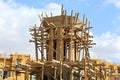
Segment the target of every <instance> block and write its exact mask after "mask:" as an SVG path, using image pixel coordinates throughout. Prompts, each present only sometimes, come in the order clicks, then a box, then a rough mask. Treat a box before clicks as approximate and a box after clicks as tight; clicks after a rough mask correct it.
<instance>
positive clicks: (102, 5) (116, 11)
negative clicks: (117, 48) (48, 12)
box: [15, 0, 120, 35]
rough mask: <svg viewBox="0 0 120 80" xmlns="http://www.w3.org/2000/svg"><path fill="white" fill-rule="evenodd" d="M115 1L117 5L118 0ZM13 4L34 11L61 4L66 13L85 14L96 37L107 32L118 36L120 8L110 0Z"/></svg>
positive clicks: (21, 1)
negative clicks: (52, 4)
mask: <svg viewBox="0 0 120 80" xmlns="http://www.w3.org/2000/svg"><path fill="white" fill-rule="evenodd" d="M115 1H116V3H117V1H119V0H115ZM15 2H16V3H18V4H22V5H26V6H28V7H31V8H35V9H40V8H43V7H44V6H45V5H46V4H49V3H56V4H58V5H62V4H63V5H64V8H65V9H66V10H67V11H68V13H70V11H71V10H74V11H75V12H79V13H80V16H81V18H82V15H83V14H86V16H87V17H88V18H89V20H90V21H91V23H92V26H93V27H94V29H93V32H94V33H95V34H96V35H100V34H101V33H105V32H107V31H108V32H115V33H118V34H120V32H119V31H118V29H116V28H118V27H117V26H119V22H120V19H119V18H118V17H119V16H120V7H116V4H115V3H114V2H113V3H112V0H92V1H91V0H64V1H63V0H44V1H40V0H34V1H33V0H15ZM109 2H111V3H109ZM119 2H120V1H119ZM119 30H120V29H119Z"/></svg>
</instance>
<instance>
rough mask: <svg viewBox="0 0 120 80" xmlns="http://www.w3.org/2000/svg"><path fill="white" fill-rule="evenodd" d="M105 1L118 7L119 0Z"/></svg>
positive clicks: (119, 6)
mask: <svg viewBox="0 0 120 80" xmlns="http://www.w3.org/2000/svg"><path fill="white" fill-rule="evenodd" d="M105 3H107V4H113V5H114V6H115V7H117V8H120V0H106V1H105Z"/></svg>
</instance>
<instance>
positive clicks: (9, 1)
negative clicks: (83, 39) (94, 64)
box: [0, 0, 120, 63]
mask: <svg viewBox="0 0 120 80" xmlns="http://www.w3.org/2000/svg"><path fill="white" fill-rule="evenodd" d="M62 4H63V5H64V9H65V10H67V12H68V14H70V12H71V10H73V11H74V12H79V13H80V17H79V18H80V19H81V20H82V17H83V14H86V16H87V18H88V19H89V20H90V22H91V26H92V27H93V28H92V30H91V31H92V33H93V34H94V41H95V42H96V44H97V45H96V46H94V47H93V49H91V56H92V57H99V58H102V59H105V60H108V61H112V62H117V63H120V58H119V56H120V0H41V1H40V0H0V33H1V34H0V52H1V53H11V52H18V53H30V54H34V45H33V44H32V43H29V42H28V41H29V39H30V38H31V37H30V35H29V27H30V26H31V25H34V24H37V25H38V26H39V24H40V22H39V18H38V15H39V14H40V13H41V12H42V11H43V12H46V13H47V14H50V12H53V13H54V14H55V15H57V14H59V13H60V8H61V5H62Z"/></svg>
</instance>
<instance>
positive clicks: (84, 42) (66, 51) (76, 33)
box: [1, 6, 120, 80]
mask: <svg viewBox="0 0 120 80" xmlns="http://www.w3.org/2000/svg"><path fill="white" fill-rule="evenodd" d="M39 18H40V22H41V23H40V26H36V25H34V26H33V27H32V28H30V34H31V36H32V39H31V40H30V42H33V43H34V44H35V55H36V59H35V60H34V59H32V58H31V57H30V56H29V55H27V56H26V58H23V57H20V55H19V54H14V55H16V57H15V58H13V57H12V56H11V58H9V59H10V60H11V62H8V63H10V64H8V63H6V62H7V58H1V60H2V61H1V62H4V64H3V67H1V69H2V70H3V72H2V73H4V75H2V78H4V80H23V79H24V80H120V66H119V65H117V64H111V63H109V62H106V61H101V60H99V59H91V58H90V52H89V48H92V46H93V45H95V43H94V42H93V34H92V32H90V29H91V28H92V27H91V25H90V21H89V20H88V19H87V18H86V16H85V15H84V16H83V19H82V20H81V19H79V13H75V14H74V13H73V11H71V14H70V15H68V14H67V11H66V10H64V9H63V6H62V8H61V15H58V16H53V15H52V13H51V16H48V15H47V14H41V15H40V16H39ZM21 56H22V55H21ZM12 59H13V61H12ZM24 59H25V60H24ZM10 60H8V61H10ZM22 60H23V61H22ZM15 62H16V63H15ZM12 63H14V64H13V65H12ZM6 71H9V72H10V75H9V76H11V77H12V78H11V79H10V77H5V72H6ZM6 74H7V73H6Z"/></svg>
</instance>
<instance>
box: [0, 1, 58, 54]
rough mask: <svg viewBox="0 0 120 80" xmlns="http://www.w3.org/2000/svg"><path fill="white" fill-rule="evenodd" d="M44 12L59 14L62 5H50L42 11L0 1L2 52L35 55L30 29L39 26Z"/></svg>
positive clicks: (0, 49)
mask: <svg viewBox="0 0 120 80" xmlns="http://www.w3.org/2000/svg"><path fill="white" fill-rule="evenodd" d="M42 11H46V13H48V14H50V12H53V13H54V14H59V13H60V5H58V4H55V3H49V4H46V5H45V6H44V7H43V8H41V9H35V8H30V7H28V6H25V5H22V4H19V3H15V2H14V0H7V1H6V2H5V1H4V0H0V51H1V52H6V53H9V52H22V53H24V52H25V53H33V52H34V45H32V44H30V43H29V39H30V38H31V37H30V34H29V27H30V26H31V25H34V24H37V26H39V24H40V22H39V21H40V20H39V17H38V15H39V14H41V12H42Z"/></svg>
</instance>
